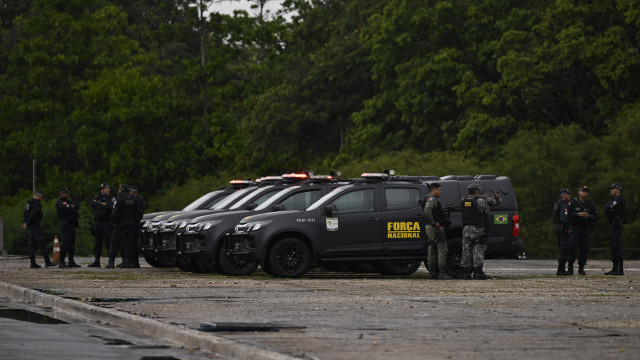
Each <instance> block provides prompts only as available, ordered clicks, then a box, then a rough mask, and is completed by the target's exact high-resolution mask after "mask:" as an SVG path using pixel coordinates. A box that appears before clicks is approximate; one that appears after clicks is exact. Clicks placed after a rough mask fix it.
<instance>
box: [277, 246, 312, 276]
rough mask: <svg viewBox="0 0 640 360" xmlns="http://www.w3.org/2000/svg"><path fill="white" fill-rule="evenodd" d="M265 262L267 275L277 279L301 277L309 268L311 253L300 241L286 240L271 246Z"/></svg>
mask: <svg viewBox="0 0 640 360" xmlns="http://www.w3.org/2000/svg"><path fill="white" fill-rule="evenodd" d="M267 260H268V261H267V267H268V269H269V273H273V275H275V276H277V277H301V276H303V275H304V274H306V272H307V271H309V268H310V267H311V251H310V250H309V248H308V247H307V245H305V243H303V242H302V241H300V240H298V239H295V238H286V239H282V240H280V241H278V242H277V243H276V244H275V245H273V247H272V248H271V250H269V254H268V255H267Z"/></svg>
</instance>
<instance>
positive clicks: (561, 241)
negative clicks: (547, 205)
mask: <svg viewBox="0 0 640 360" xmlns="http://www.w3.org/2000/svg"><path fill="white" fill-rule="evenodd" d="M558 196H560V200H558V202H557V203H556V204H555V205H554V212H556V211H557V212H558V215H557V216H556V217H557V218H558V220H556V221H557V222H556V224H555V225H556V234H558V250H559V253H560V255H559V256H558V271H557V272H556V275H558V276H565V275H569V274H568V273H567V271H566V270H565V266H566V264H567V260H569V251H570V250H571V223H570V222H569V200H571V192H570V191H569V189H567V188H564V189H560V191H558Z"/></svg>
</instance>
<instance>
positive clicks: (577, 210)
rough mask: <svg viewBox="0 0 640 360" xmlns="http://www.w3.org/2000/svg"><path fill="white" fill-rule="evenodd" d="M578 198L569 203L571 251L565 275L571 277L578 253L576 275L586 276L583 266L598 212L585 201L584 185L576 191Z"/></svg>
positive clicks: (586, 188)
mask: <svg viewBox="0 0 640 360" xmlns="http://www.w3.org/2000/svg"><path fill="white" fill-rule="evenodd" d="M578 195H579V197H577V198H575V199H573V201H571V202H570V203H569V220H570V222H571V249H570V252H569V263H568V265H567V274H568V275H573V262H574V261H575V260H576V251H578V274H580V275H587V274H586V273H585V272H584V266H585V265H586V264H587V252H588V251H589V235H590V234H591V230H592V229H593V223H595V222H596V221H598V210H597V209H596V207H595V206H593V204H592V203H591V202H590V201H589V200H587V196H589V188H588V187H587V186H586V185H583V186H581V187H580V188H579V189H578Z"/></svg>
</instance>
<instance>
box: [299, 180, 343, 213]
mask: <svg viewBox="0 0 640 360" xmlns="http://www.w3.org/2000/svg"><path fill="white" fill-rule="evenodd" d="M352 187H353V186H342V187H339V188H336V189H335V190H333V191H332V192H330V193H328V194H327V195H325V196H323V197H321V198H320V199H319V200H318V201H316V202H315V203H313V205H311V206H309V207H308V208H307V210H306V211H311V210H315V209H317V208H319V207H322V206H324V204H326V203H327V202H329V200H331V199H333V198H334V197H335V196H336V195H338V194H340V193H341V192H343V191H345V190H347V189H350V188H352Z"/></svg>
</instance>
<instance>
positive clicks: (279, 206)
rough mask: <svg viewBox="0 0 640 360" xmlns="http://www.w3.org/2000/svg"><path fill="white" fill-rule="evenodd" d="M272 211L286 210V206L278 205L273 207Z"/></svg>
mask: <svg viewBox="0 0 640 360" xmlns="http://www.w3.org/2000/svg"><path fill="white" fill-rule="evenodd" d="M271 210H272V211H283V210H284V205H282V204H278V205H273V207H272V208H271Z"/></svg>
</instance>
